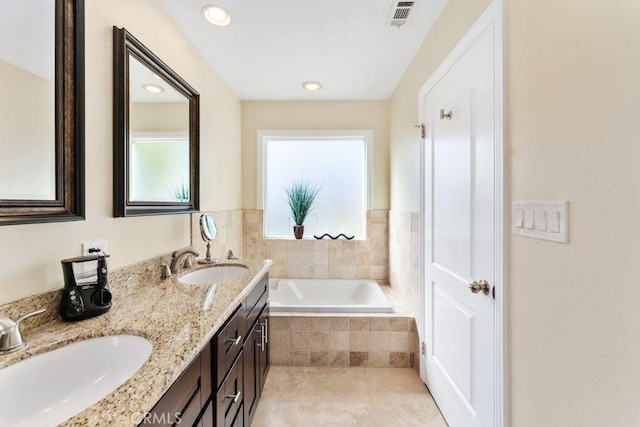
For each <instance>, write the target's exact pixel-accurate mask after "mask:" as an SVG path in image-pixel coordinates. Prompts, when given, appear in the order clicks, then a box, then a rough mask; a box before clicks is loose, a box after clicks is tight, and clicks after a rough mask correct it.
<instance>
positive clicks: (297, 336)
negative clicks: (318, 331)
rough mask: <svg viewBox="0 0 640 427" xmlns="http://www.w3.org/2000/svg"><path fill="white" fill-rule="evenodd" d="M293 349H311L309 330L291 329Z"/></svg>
mask: <svg viewBox="0 0 640 427" xmlns="http://www.w3.org/2000/svg"><path fill="white" fill-rule="evenodd" d="M291 350H309V331H291Z"/></svg>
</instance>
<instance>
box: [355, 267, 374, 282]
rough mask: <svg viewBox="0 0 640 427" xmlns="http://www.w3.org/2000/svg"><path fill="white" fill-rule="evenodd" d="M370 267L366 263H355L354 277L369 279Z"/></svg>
mask: <svg viewBox="0 0 640 427" xmlns="http://www.w3.org/2000/svg"><path fill="white" fill-rule="evenodd" d="M370 278H371V269H370V268H369V266H368V265H356V279H370Z"/></svg>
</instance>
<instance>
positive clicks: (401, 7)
mask: <svg viewBox="0 0 640 427" xmlns="http://www.w3.org/2000/svg"><path fill="white" fill-rule="evenodd" d="M414 4H415V1H395V2H393V6H392V7H391V13H390V14H389V25H390V26H392V27H398V28H400V27H402V26H403V25H405V24H406V23H407V21H408V20H409V15H410V14H411V10H412V9H413V5H414Z"/></svg>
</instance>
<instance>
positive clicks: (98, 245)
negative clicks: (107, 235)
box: [82, 239, 107, 255]
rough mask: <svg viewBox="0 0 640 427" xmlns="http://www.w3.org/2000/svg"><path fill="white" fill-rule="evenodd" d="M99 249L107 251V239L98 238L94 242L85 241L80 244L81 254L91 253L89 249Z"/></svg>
mask: <svg viewBox="0 0 640 427" xmlns="http://www.w3.org/2000/svg"><path fill="white" fill-rule="evenodd" d="M91 249H100V250H101V251H102V252H104V253H107V240H106V239H99V240H96V241H94V242H85V243H83V244H82V255H91V253H90V252H89V250H91Z"/></svg>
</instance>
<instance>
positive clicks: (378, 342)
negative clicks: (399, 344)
mask: <svg viewBox="0 0 640 427" xmlns="http://www.w3.org/2000/svg"><path fill="white" fill-rule="evenodd" d="M369 349H370V350H371V351H386V352H388V351H389V332H388V331H372V332H369Z"/></svg>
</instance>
